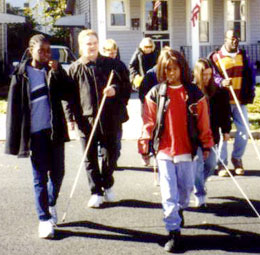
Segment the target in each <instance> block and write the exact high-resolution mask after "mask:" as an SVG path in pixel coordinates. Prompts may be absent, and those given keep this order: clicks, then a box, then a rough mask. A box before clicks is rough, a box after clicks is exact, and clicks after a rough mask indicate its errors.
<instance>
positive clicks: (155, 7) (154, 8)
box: [153, 1, 161, 11]
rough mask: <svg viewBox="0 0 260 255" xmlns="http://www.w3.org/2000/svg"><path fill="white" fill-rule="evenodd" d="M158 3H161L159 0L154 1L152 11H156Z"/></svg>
mask: <svg viewBox="0 0 260 255" xmlns="http://www.w3.org/2000/svg"><path fill="white" fill-rule="evenodd" d="M160 5H161V1H155V3H154V6H153V11H157V9H158V8H159V6H160Z"/></svg>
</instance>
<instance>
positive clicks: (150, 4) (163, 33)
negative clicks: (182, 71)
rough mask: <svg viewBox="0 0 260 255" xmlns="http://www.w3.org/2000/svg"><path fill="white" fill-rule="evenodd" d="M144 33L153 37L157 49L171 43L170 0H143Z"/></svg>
mask: <svg viewBox="0 0 260 255" xmlns="http://www.w3.org/2000/svg"><path fill="white" fill-rule="evenodd" d="M143 10H144V11H143V17H144V18H143V20H144V24H143V27H144V35H145V37H151V38H152V39H153V41H154V42H155V44H156V48H157V50H160V49H161V48H162V47H164V46H166V45H168V46H169V45H170V34H169V1H168V0H161V1H152V0H143Z"/></svg>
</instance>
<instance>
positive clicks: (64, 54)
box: [13, 45, 76, 71]
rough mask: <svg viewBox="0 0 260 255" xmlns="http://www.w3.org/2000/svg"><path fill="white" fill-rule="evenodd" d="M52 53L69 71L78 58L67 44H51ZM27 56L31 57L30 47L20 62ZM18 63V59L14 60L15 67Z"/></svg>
mask: <svg viewBox="0 0 260 255" xmlns="http://www.w3.org/2000/svg"><path fill="white" fill-rule="evenodd" d="M51 54H52V59H54V60H57V61H58V62H59V63H60V64H61V65H62V67H63V68H64V69H65V70H66V71H68V69H69V66H70V64H71V63H72V62H74V61H75V60H76V56H75V55H74V54H73V52H72V51H71V49H70V48H69V47H67V46H61V45H51ZM27 58H29V49H28V48H27V49H26V50H25V52H24V54H23V56H22V58H21V61H20V62H22V61H24V60H25V59H27ZM18 64H19V62H18V61H16V62H13V67H15V66H16V65H18Z"/></svg>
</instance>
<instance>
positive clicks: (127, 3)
mask: <svg viewBox="0 0 260 255" xmlns="http://www.w3.org/2000/svg"><path fill="white" fill-rule="evenodd" d="M111 1H115V0H107V8H106V9H107V10H106V14H107V15H106V16H107V30H108V31H118V30H119V31H121V30H130V1H129V0H121V1H124V3H125V22H126V24H125V25H124V26H112V25H111V16H110V6H111V5H110V4H111Z"/></svg>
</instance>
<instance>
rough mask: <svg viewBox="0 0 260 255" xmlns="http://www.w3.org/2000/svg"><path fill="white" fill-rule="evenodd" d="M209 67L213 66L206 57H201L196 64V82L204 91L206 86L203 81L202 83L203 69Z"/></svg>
mask: <svg viewBox="0 0 260 255" xmlns="http://www.w3.org/2000/svg"><path fill="white" fill-rule="evenodd" d="M208 68H212V66H211V64H210V62H209V60H208V59H206V58H200V59H199V60H198V61H197V62H196V64H195V66H194V79H195V83H196V84H197V86H198V87H199V88H200V89H201V90H202V91H204V87H203V83H202V75H203V71H204V70H206V69H208Z"/></svg>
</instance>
